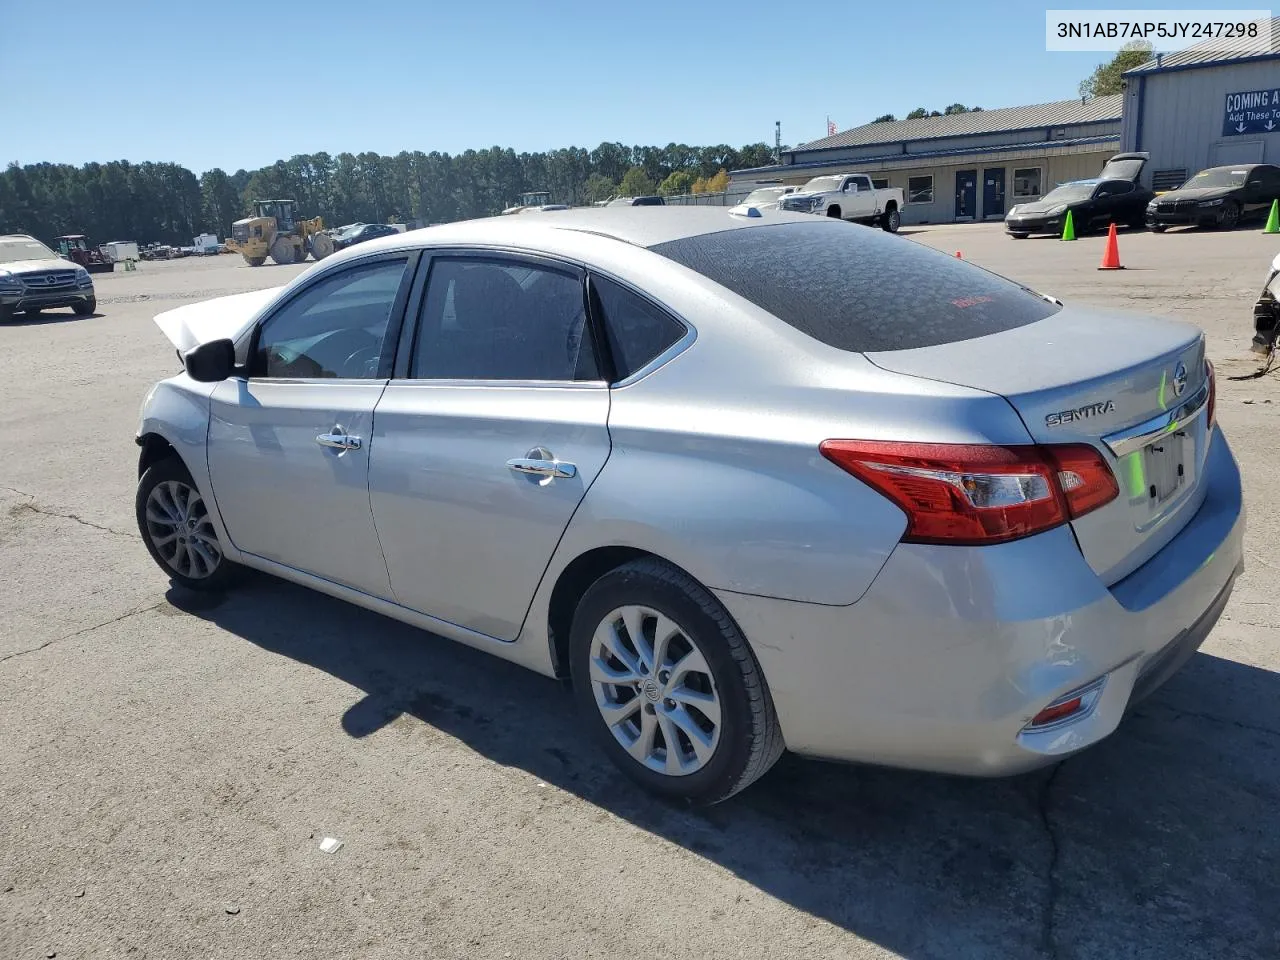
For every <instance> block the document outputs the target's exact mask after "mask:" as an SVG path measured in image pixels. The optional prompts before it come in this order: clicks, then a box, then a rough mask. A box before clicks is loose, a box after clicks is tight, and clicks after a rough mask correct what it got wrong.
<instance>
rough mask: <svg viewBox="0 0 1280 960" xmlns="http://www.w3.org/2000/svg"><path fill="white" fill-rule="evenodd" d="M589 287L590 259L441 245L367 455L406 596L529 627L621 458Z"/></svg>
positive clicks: (401, 598) (380, 522) (501, 625)
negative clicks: (536, 602)
mask: <svg viewBox="0 0 1280 960" xmlns="http://www.w3.org/2000/svg"><path fill="white" fill-rule="evenodd" d="M584 289H585V287H584V277H583V273H582V271H581V270H580V269H579V268H577V267H575V266H572V265H569V264H564V263H559V262H555V261H552V260H543V259H538V258H533V257H526V256H515V255H507V254H497V253H483V254H480V253H462V252H458V253H448V252H439V253H436V254H433V255H432V256H431V258H430V266H429V271H428V274H427V280H426V286H425V290H424V291H423V292H422V293H421V295H420V297H419V300H420V305H419V306H418V308H417V309H416V311H414V312H415V313H416V325H415V329H414V330H413V332H412V340H411V342H410V343H409V344H408V345H407V346H406V348H405V350H404V352H405V361H404V362H403V363H402V364H398V369H397V377H396V379H393V380H392V381H391V383H390V384H389V385H388V386H387V389H386V391H385V393H384V394H383V396H382V399H381V400H380V401H379V403H378V408H377V412H376V415H375V437H374V443H373V458H372V460H371V462H370V475H369V483H370V499H371V502H372V506H373V515H374V519H375V520H376V522H377V529H378V532H379V534H380V536H381V539H382V545H383V549H384V551H385V554H386V558H387V566H388V569H389V571H390V577H391V587H392V590H393V591H394V594H395V598H396V600H397V602H399V603H401V604H403V605H404V606H407V607H410V608H412V609H414V610H417V611H420V612H422V613H425V614H428V615H430V616H433V617H436V618H438V619H442V620H446V621H449V622H451V623H454V624H458V625H460V626H463V627H467V628H469V629H471V630H476V631H478V632H480V633H484V634H488V635H489V636H492V637H496V638H498V639H501V640H514V639H515V637H516V635H517V634H518V633H519V630H520V626H521V624H522V623H523V621H524V616H525V613H526V612H527V611H528V609H529V604H530V602H531V601H532V599H533V594H534V591H535V590H536V589H537V586H538V583H539V581H540V580H541V577H542V574H543V572H544V571H545V569H546V566H547V563H548V562H549V560H550V558H551V555H552V553H553V552H554V550H555V548H556V544H557V543H558V542H559V540H560V537H561V535H562V534H563V532H564V529H565V527H566V526H567V525H568V523H569V520H570V518H571V517H572V516H573V512H574V511H575V510H576V509H577V507H578V504H579V503H580V502H581V501H582V497H583V495H584V494H585V493H586V490H587V488H588V487H589V486H590V485H591V482H592V481H593V480H594V479H595V477H596V474H597V473H599V471H600V468H601V467H602V466H603V465H604V462H605V460H606V459H607V458H608V456H609V433H608V427H607V421H608V415H609V389H608V386H607V384H606V382H605V380H604V379H603V378H602V377H601V376H600V375H599V372H598V363H597V358H596V353H595V337H594V336H593V332H592V327H591V324H590V323H589V322H588V311H587V309H586V305H585V304H586V300H585V294H584ZM406 335H408V331H406Z"/></svg>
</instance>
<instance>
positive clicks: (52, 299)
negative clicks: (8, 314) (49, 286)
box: [0, 287, 94, 311]
mask: <svg viewBox="0 0 1280 960" xmlns="http://www.w3.org/2000/svg"><path fill="white" fill-rule="evenodd" d="M93 299H94V292H93V287H76V288H75V289H74V290H57V291H53V292H50V293H43V292H38V291H37V292H32V291H30V290H28V291H26V292H25V293H13V294H10V293H6V294H0V305H3V306H6V307H11V308H12V309H13V310H14V311H22V310H36V309H40V310H44V309H48V310H52V309H55V308H56V307H78V306H81V305H82V304H86V303H89V302H90V301H92V300H93Z"/></svg>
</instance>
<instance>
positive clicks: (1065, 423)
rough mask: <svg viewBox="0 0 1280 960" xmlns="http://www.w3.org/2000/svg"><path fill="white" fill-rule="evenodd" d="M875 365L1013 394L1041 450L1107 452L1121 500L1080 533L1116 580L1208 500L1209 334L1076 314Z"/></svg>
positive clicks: (1117, 316) (1082, 524)
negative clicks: (1063, 447)
mask: <svg viewBox="0 0 1280 960" xmlns="http://www.w3.org/2000/svg"><path fill="white" fill-rule="evenodd" d="M867 357H868V359H870V360H871V361H872V362H873V363H875V364H876V365H877V366H880V367H882V368H884V369H886V370H892V371H895V372H897V373H905V374H908V375H912V376H918V377H923V378H927V379H930V380H941V381H946V382H949V383H955V384H960V385H963V386H968V387H974V388H977V389H980V390H985V391H988V392H990V393H995V394H999V395H1001V396H1003V397H1004V398H1006V399H1007V400H1008V401H1009V403H1010V404H1011V405H1012V406H1013V407H1014V409H1015V410H1016V411H1017V412H1018V414H1019V416H1020V417H1021V418H1022V420H1023V423H1024V424H1025V425H1026V428H1027V431H1028V433H1029V434H1030V435H1031V437H1032V439H1034V440H1035V441H1036V442H1037V443H1044V444H1066V443H1088V444H1090V445H1091V446H1093V447H1094V448H1095V449H1097V450H1099V451H1100V452H1101V453H1102V454H1103V456H1104V458H1105V459H1106V460H1107V462H1108V464H1109V465H1110V466H1111V469H1112V470H1113V472H1114V473H1115V475H1116V480H1117V481H1118V483H1119V486H1120V495H1119V496H1118V497H1117V498H1116V499H1115V500H1113V501H1111V502H1110V503H1108V504H1106V505H1105V506H1103V507H1101V508H1099V509H1097V510H1095V511H1093V512H1091V513H1089V514H1086V515H1085V516H1083V517H1079V518H1077V519H1076V520H1074V521H1073V522H1072V526H1073V528H1074V530H1075V534H1076V539H1077V540H1078V542H1079V544H1080V548H1081V550H1082V551H1083V553H1084V555H1085V558H1086V560H1087V561H1088V562H1089V565H1090V566H1091V567H1092V568H1093V570H1094V571H1095V572H1096V573H1097V574H1098V575H1099V576H1100V577H1101V578H1102V579H1103V580H1104V581H1105V582H1106V583H1108V584H1110V583H1114V582H1115V581H1117V580H1120V579H1121V578H1123V577H1124V576H1126V575H1128V574H1129V573H1131V572H1132V571H1133V570H1135V569H1137V568H1138V567H1139V566H1141V565H1142V564H1143V563H1145V562H1146V561H1147V560H1148V559H1150V557H1151V556H1153V555H1154V554H1155V553H1156V552H1157V551H1159V550H1160V548H1161V547H1163V546H1164V545H1165V544H1166V543H1168V542H1169V540H1171V539H1172V538H1173V537H1174V536H1175V535H1176V534H1177V532H1178V531H1179V530H1180V529H1181V528H1182V527H1183V526H1184V525H1185V524H1186V523H1187V521H1188V520H1190V518H1191V517H1192V516H1193V515H1194V513H1195V511H1196V509H1197V508H1198V507H1199V505H1200V503H1201V501H1202V500H1203V499H1204V493H1205V491H1204V490H1203V489H1202V488H1201V485H1200V478H1201V475H1202V472H1203V470H1202V468H1203V465H1204V461H1205V455H1206V453H1207V451H1208V427H1207V418H1206V416H1205V409H1206V397H1207V392H1208V378H1207V373H1206V367H1205V357H1204V336H1203V334H1202V332H1201V331H1200V329H1199V328H1198V327H1195V326H1192V325H1190V324H1184V323H1176V322H1170V321H1165V320H1157V319H1154V318H1149V317H1143V316H1137V315H1130V314H1123V313H1110V312H1099V311H1093V310H1083V309H1079V308H1071V307H1065V308H1063V309H1062V310H1061V311H1059V312H1058V313H1055V314H1054V315H1053V316H1050V317H1048V318H1046V319H1044V320H1040V321H1038V322H1036V323H1032V324H1028V325H1026V326H1022V327H1017V328H1015V329H1013V330H1008V331H1006V332H1003V333H998V334H994V335H991V336H986V337H977V338H974V339H971V340H962V341H958V342H954V343H948V344H942V345H939V346H932V347H923V348H920V349H914V350H898V351H892V352H883V353H868V354H867Z"/></svg>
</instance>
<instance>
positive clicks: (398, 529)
mask: <svg viewBox="0 0 1280 960" xmlns="http://www.w3.org/2000/svg"><path fill="white" fill-rule="evenodd" d="M850 264H856V265H857V267H858V269H856V270H853V269H850ZM872 280H874V282H871V281H872ZM156 322H157V324H158V325H159V326H160V328H161V330H162V331H164V333H165V334H166V335H167V336H168V337H169V338H170V340H171V341H172V342H173V343H174V344H175V346H176V347H177V348H178V350H179V351H180V352H181V355H182V358H183V363H184V366H185V369H184V370H183V371H181V372H179V373H178V374H177V375H176V376H174V377H172V378H170V379H168V380H165V381H163V382H161V383H159V384H157V385H156V386H155V387H154V388H153V389H152V391H151V392H150V393H149V394H148V395H147V399H146V401H145V403H144V405H143V409H142V413H141V422H140V424H139V426H138V430H137V442H138V444H139V445H140V446H141V456H140V461H139V478H140V479H139V483H138V488H137V501H136V503H137V522H138V527H139V530H140V533H141V536H142V539H143V541H144V542H145V544H146V546H147V549H148V550H149V551H150V553H151V555H152V557H153V558H154V559H155V561H156V562H157V563H158V564H159V565H160V566H161V568H162V569H163V570H164V571H165V572H166V573H167V574H168V576H169V577H170V578H172V580H173V581H174V582H175V583H178V584H181V585H183V586H186V587H190V588H194V589H206V590H218V589H223V588H226V587H228V586H229V585H231V584H232V583H233V581H234V579H235V576H236V573H237V571H238V570H239V569H241V568H242V567H254V568H257V569H260V570H266V571H269V572H271V573H273V574H275V575H277V576H280V577H283V578H285V579H288V580H291V581H294V582H296V583H300V584H303V585H306V586H309V587H311V588H314V589H316V590H319V591H321V592H324V593H328V594H330V595H332V596H335V597H339V598H342V599H345V600H349V601H351V602H354V603H357V604H359V605H362V606H365V607H367V608H369V609H372V610H376V611H380V612H382V613H384V614H387V615H389V616H391V617H394V618H397V619H400V620H403V621H405V622H407V623H410V624H416V625H418V626H421V627H423V628H426V629H429V630H431V631H433V632H435V633H438V634H443V635H445V636H448V637H452V638H453V639H455V640H458V641H460V642H462V643H465V644H468V645H471V646H474V647H477V648H479V649H482V650H486V651H488V652H490V653H492V654H494V655H496V656H498V657H502V658H505V659H508V660H512V661H515V662H517V663H519V664H522V665H524V666H526V667H530V668H532V669H534V670H537V671H539V672H541V673H544V674H548V675H568V676H571V677H572V680H573V684H574V689H575V696H576V699H577V703H578V705H579V707H580V709H581V710H582V715H583V718H584V725H585V728H586V729H589V730H590V731H593V732H594V733H595V734H596V735H597V736H598V737H599V740H600V742H601V743H602V744H603V747H604V749H605V750H606V751H607V753H608V755H609V756H610V757H611V758H612V759H613V760H614V761H615V762H616V763H617V764H618V765H619V766H620V768H621V769H622V770H623V771H625V772H626V773H627V774H628V775H629V776H631V777H633V778H634V779H635V780H636V781H638V782H639V783H640V784H642V785H643V786H645V787H647V788H649V789H651V790H654V791H656V792H658V793H661V794H664V795H667V796H672V797H678V798H682V799H685V800H689V801H693V802H699V803H706V802H714V801H716V800H720V799H723V798H725V797H727V796H729V795H731V794H733V793H734V792H736V791H737V790H740V789H742V788H743V787H745V786H746V785H747V784H749V783H750V782H752V781H753V780H755V779H756V778H757V777H759V776H760V775H762V774H763V773H764V772H765V771H767V770H768V769H769V767H770V766H771V765H772V764H773V762H774V761H775V760H776V759H777V758H778V756H779V754H780V753H781V752H782V751H783V748H784V746H785V747H786V748H787V749H790V750H793V751H796V752H798V753H804V754H811V755H815V756H819V757H828V758H834V759H842V760H864V761H873V762H877V763H887V764H894V765H898V766H903V767H912V768H919V769H925V770H938V771H948V772H953V773H963V774H978V775H1002V774H1011V773H1014V772H1017V771H1022V770H1026V769H1029V768H1033V767H1037V766H1041V765H1044V764H1049V763H1053V762H1055V761H1057V760H1060V759H1062V758H1063V757H1064V756H1067V755H1069V754H1071V753H1073V752H1075V751H1078V750H1080V749H1082V748H1084V747H1087V746H1089V745H1090V744H1093V743H1096V742H1097V741H1099V740H1101V739H1102V738H1104V737H1106V736H1108V735H1109V734H1110V733H1111V732H1112V731H1114V730H1115V729H1116V726H1117V724H1119V723H1120V721H1121V718H1122V716H1123V714H1124V713H1125V710H1126V708H1127V707H1128V706H1129V705H1131V704H1132V703H1134V702H1136V701H1137V700H1138V699H1140V698H1141V697H1143V696H1145V695H1146V694H1147V693H1149V692H1150V691H1151V690H1153V689H1154V688H1156V687H1157V686H1159V685H1160V684H1161V683H1163V682H1164V681H1165V680H1166V679H1167V678H1168V677H1169V676H1170V675H1171V674H1172V673H1173V672H1174V671H1176V670H1177V669H1178V668H1179V667H1180V666H1181V665H1182V664H1183V663H1184V662H1185V661H1186V660H1187V659H1188V658H1189V657H1190V656H1191V655H1192V653H1193V652H1194V651H1195V649H1196V648H1197V647H1198V646H1199V644H1200V643H1201V642H1202V641H1203V639H1204V638H1205V635H1206V634H1207V633H1208V632H1209V630H1210V628H1211V627H1212V626H1213V624H1214V623H1215V621H1216V620H1217V619H1218V616H1219V615H1220V613H1221V612H1222V609H1223V606H1224V604H1225V603H1226V602H1227V598H1228V596H1229V595H1230V593H1231V589H1232V585H1233V583H1234V581H1235V578H1236V576H1237V575H1238V573H1239V572H1240V569H1241V560H1242V546H1241V538H1242V534H1243V528H1244V517H1243V512H1242V509H1241V490H1240V474H1239V471H1238V469H1237V467H1236V463H1235V460H1234V459H1233V457H1232V453H1231V449H1230V446H1229V444H1228V443H1227V439H1226V437H1225V436H1224V435H1223V432H1222V430H1221V429H1220V428H1219V427H1218V425H1217V424H1216V423H1215V420H1214V380H1213V371H1212V367H1211V366H1210V365H1209V364H1208V363H1207V361H1206V359H1205V340H1204V334H1203V332H1202V331H1201V330H1200V328H1199V327H1197V326H1195V325H1194V324H1190V323H1181V322H1173V321H1166V320H1159V319H1154V318H1150V319H1149V318H1145V317H1142V316H1126V317H1124V319H1123V320H1122V321H1121V320H1120V319H1118V318H1117V316H1116V315H1113V314H1111V313H1108V312H1106V311H1101V310H1096V309H1094V308H1091V307H1084V306H1071V305H1068V306H1063V305H1062V303H1060V302H1059V301H1057V300H1055V299H1053V298H1051V297H1048V296H1043V295H1040V294H1038V293H1034V292H1032V291H1030V290H1028V289H1026V288H1025V287H1023V286H1022V285H1020V284H1017V283H1013V282H1010V281H1008V280H1005V279H1003V278H1001V277H998V276H996V275H994V274H992V273H989V272H988V271H986V270H983V269H981V268H979V267H976V266H973V265H971V264H969V263H967V262H966V261H964V260H959V259H956V258H954V257H949V256H946V255H945V254H943V253H940V252H938V251H935V250H931V249H929V248H927V247H925V246H923V245H917V244H902V243H899V242H898V241H897V240H896V239H893V238H890V237H887V236H885V235H884V234H883V233H882V232H880V231H873V230H865V229H861V228H858V227H854V226H851V225H849V224H846V223H841V222H839V221H837V220H831V219H822V218H817V217H812V216H807V215H805V216H797V215H793V214H785V213H766V214H760V215H759V216H755V217H744V216H737V215H734V214H732V213H731V212H730V211H728V210H726V209H725V208H723V207H692V206H691V207H673V209H672V210H670V211H667V212H666V215H665V216H662V217H652V216H640V215H638V214H637V213H636V212H635V211H629V210H613V209H604V210H599V209H584V210H572V211H564V212H563V213H561V214H558V215H557V216H554V217H536V218H535V217H501V218H497V217H495V218H491V219H486V220H480V221H472V222H468V223H458V224H451V225H448V226H443V227H438V228H430V229H426V230H418V231H414V232H412V233H407V234H398V235H397V236H395V237H387V238H383V239H380V240H375V241H371V242H370V243H367V244H362V245H361V246H359V247H356V248H353V249H351V250H348V251H346V252H344V253H342V254H339V255H337V256H334V257H330V258H328V259H326V260H325V261H323V262H322V263H321V264H319V265H317V266H313V267H312V268H311V269H310V270H308V271H307V272H306V273H304V274H302V275H301V276H299V277H297V278H295V279H294V280H293V281H292V282H291V283H290V284H288V285H287V286H285V287H284V288H283V289H276V290H263V291H258V292H255V293H249V294H240V295H236V296H232V297H224V298H220V299H217V300H212V301H208V302H205V303H201V304H191V305H186V306H182V307H179V308H177V309H174V310H171V311H168V312H166V313H162V314H160V315H159V316H158V317H157V318H156ZM1010 358H1016V359H1017V362H1016V363H1011V362H1010ZM299 381H302V382H303V383H304V384H306V386H305V388H304V389H303V391H302V393H299V392H298V391H299V389H300V388H299V386H298V383H299ZM375 416H376V430H375V429H374V426H375ZM1122 485H1123V488H1122ZM300 490H305V491H306V496H305V497H300V496H299V495H298V491H300ZM1171 735H1173V734H1171Z"/></svg>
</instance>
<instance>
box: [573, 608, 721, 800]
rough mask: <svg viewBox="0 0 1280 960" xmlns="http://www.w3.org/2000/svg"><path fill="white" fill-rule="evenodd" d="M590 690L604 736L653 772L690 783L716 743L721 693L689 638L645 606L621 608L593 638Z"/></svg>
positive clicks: (718, 735)
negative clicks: (689, 778) (687, 779)
mask: <svg viewBox="0 0 1280 960" xmlns="http://www.w3.org/2000/svg"><path fill="white" fill-rule="evenodd" d="M590 678H591V689H592V693H593V694H594V696H595V702H596V707H597V708H598V709H599V711H600V716H601V717H602V718H603V719H604V722H605V724H606V725H607V726H608V728H609V732H610V733H611V734H612V735H613V737H614V739H615V740H617V741H618V743H619V744H621V746H622V748H623V749H624V750H626V751H627V753H628V754H630V755H631V757H632V758H633V759H634V760H636V761H637V762H638V763H640V764H642V765H644V766H645V767H647V768H648V769H650V770H653V771H654V772H656V773H661V774H666V775H668V776H687V775H688V774H691V773H696V772H697V771H699V770H701V769H702V768H703V767H705V766H706V765H707V764H708V763H709V762H710V761H711V758H712V757H713V756H714V755H715V751H716V747H717V745H718V744H719V742H720V729H721V709H720V706H721V705H720V694H719V691H717V690H716V685H715V679H714V678H713V677H712V674H711V667H710V666H709V665H708V664H707V660H706V658H705V657H704V656H703V654H702V651H700V650H699V649H698V646H697V644H696V643H695V642H694V641H693V639H692V638H691V637H690V636H689V634H688V633H687V632H686V631H685V630H684V629H683V628H682V627H681V626H680V625H679V624H678V623H676V622H675V621H674V620H672V619H671V618H670V617H668V616H666V615H665V614H662V613H659V612H658V611H657V610H654V609H652V608H650V607H645V606H638V605H631V606H624V607H619V608H617V609H616V610H614V611H613V612H611V613H610V614H608V615H607V616H606V617H604V619H603V620H601V622H600V623H599V625H598V626H597V627H596V630H595V633H594V634H593V636H592V639H591V660H590Z"/></svg>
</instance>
